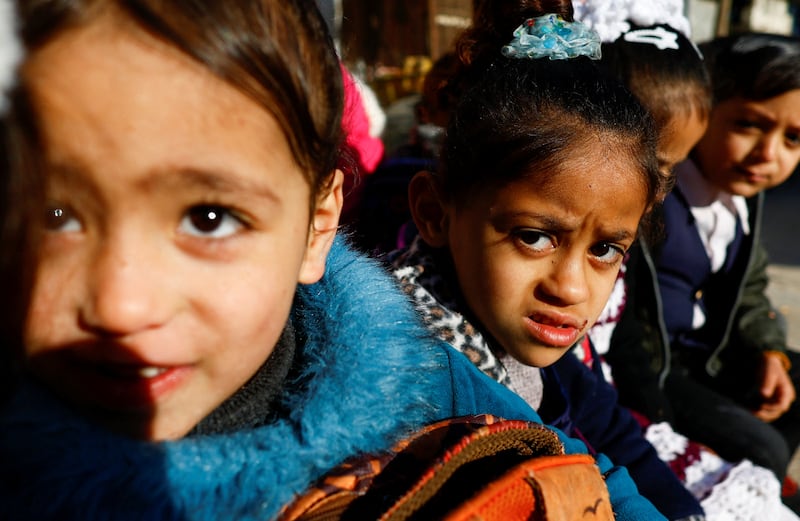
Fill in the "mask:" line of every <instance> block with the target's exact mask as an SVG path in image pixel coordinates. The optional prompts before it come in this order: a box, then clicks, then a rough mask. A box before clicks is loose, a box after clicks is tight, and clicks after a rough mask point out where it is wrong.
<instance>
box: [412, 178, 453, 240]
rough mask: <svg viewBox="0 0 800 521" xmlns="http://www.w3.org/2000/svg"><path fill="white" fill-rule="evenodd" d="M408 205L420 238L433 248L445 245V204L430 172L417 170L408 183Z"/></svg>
mask: <svg viewBox="0 0 800 521" xmlns="http://www.w3.org/2000/svg"><path fill="white" fill-rule="evenodd" d="M408 205H409V208H410V209H411V216H412V217H413V218H414V224H416V225H417V230H418V231H419V234H420V236H421V237H422V239H423V240H424V241H425V242H426V243H427V244H428V245H429V246H432V247H434V248H441V247H443V246H446V245H447V206H446V205H445V202H444V201H443V200H442V198H441V196H440V194H439V185H438V183H437V182H436V178H435V177H434V175H433V174H432V173H431V172H419V173H418V174H417V175H415V176H414V177H413V178H412V179H411V183H409V185H408Z"/></svg>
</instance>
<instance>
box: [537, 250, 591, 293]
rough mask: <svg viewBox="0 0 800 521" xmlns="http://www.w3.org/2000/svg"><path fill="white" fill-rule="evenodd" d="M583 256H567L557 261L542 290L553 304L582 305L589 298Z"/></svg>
mask: <svg viewBox="0 0 800 521" xmlns="http://www.w3.org/2000/svg"><path fill="white" fill-rule="evenodd" d="M582 257H583V256H581V255H573V254H566V255H562V256H561V257H560V258H559V259H558V260H556V261H555V262H554V263H553V264H552V265H551V268H550V273H549V275H548V276H547V277H546V278H545V280H544V283H543V284H542V288H543V290H544V292H545V294H546V296H547V297H548V298H549V300H551V301H552V302H553V303H556V304H558V305H562V306H571V305H575V304H580V303H581V302H584V301H586V300H587V299H588V298H589V293H590V288H589V281H588V278H587V274H586V266H585V262H584V259H583V258H582Z"/></svg>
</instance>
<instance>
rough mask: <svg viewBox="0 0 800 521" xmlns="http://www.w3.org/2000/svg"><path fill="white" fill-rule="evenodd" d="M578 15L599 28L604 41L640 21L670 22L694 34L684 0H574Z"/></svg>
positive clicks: (594, 27)
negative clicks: (685, 12)
mask: <svg viewBox="0 0 800 521" xmlns="http://www.w3.org/2000/svg"><path fill="white" fill-rule="evenodd" d="M572 6H573V7H574V9H575V19H576V20H580V21H581V22H583V23H585V24H587V25H588V26H589V27H591V28H592V29H594V30H595V31H597V33H598V34H599V35H600V39H601V40H602V41H604V42H613V41H614V40H616V39H617V38H619V36H620V35H621V34H622V33H624V32H625V31H627V30H628V29H630V23H629V22H633V23H635V24H638V25H653V24H658V23H660V24H667V25H669V26H670V27H672V28H673V29H677V30H678V31H680V32H682V33H683V34H684V35H685V36H686V37H687V38H688V37H691V31H692V28H691V24H690V23H689V19H688V18H687V17H686V15H685V14H684V2H683V0H572Z"/></svg>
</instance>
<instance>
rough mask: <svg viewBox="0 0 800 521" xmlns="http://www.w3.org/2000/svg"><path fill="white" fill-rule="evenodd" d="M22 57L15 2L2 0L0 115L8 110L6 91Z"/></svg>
mask: <svg viewBox="0 0 800 521" xmlns="http://www.w3.org/2000/svg"><path fill="white" fill-rule="evenodd" d="M21 58H22V44H21V43H20V41H19V39H18V38H17V21H16V11H15V6H14V3H13V2H12V1H11V0H0V115H2V114H3V113H4V112H5V111H6V108H7V105H8V100H7V99H6V92H7V91H8V89H9V88H10V87H11V86H12V85H13V84H14V80H15V78H16V72H17V65H18V64H19V61H20V59H21Z"/></svg>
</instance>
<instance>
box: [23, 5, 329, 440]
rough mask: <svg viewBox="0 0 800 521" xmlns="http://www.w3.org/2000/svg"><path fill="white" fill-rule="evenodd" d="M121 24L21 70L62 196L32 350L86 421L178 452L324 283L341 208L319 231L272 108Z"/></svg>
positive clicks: (81, 37)
mask: <svg viewBox="0 0 800 521" xmlns="http://www.w3.org/2000/svg"><path fill="white" fill-rule="evenodd" d="M123 25H124V21H123V20H114V19H112V18H110V17H106V18H101V19H99V20H95V21H93V22H91V23H90V24H89V25H88V26H85V27H83V28H80V29H75V30H72V31H69V32H66V33H64V34H62V35H60V36H59V37H57V38H56V39H55V40H54V41H52V42H50V43H49V44H47V45H46V46H45V47H43V48H42V49H40V50H38V51H36V52H35V53H34V54H33V55H32V56H31V58H30V62H29V64H28V65H27V66H26V68H25V71H24V73H25V74H24V75H25V78H26V79H27V80H28V82H29V84H30V87H31V90H32V92H33V96H34V104H35V107H36V109H37V111H38V112H39V114H40V115H41V118H42V123H43V131H44V142H45V150H46V157H47V160H48V171H47V185H48V197H49V200H50V206H49V209H48V211H47V212H48V226H47V230H46V233H45V238H44V243H43V246H42V251H41V255H40V259H39V267H38V281H37V283H36V286H35V288H34V293H33V304H32V312H31V314H30V318H29V322H28V324H27V330H26V354H27V356H28V358H29V362H30V365H31V368H32V370H33V371H34V373H35V374H37V375H38V376H39V377H40V378H41V379H42V380H43V381H45V382H46V383H47V384H49V385H50V386H51V387H52V388H54V389H55V390H56V391H57V392H58V393H59V394H60V395H62V396H64V397H65V398H67V399H68V400H70V401H71V402H72V403H74V404H76V405H78V406H79V407H80V408H82V409H83V410H84V411H85V412H86V413H87V414H88V415H89V416H90V417H92V418H94V419H96V420H98V421H100V422H101V423H103V424H105V425H107V426H110V427H112V428H113V429H115V430H118V431H121V432H123V433H126V434H129V435H132V436H136V437H144V438H149V439H171V438H177V437H180V436H182V435H184V434H186V433H187V432H188V431H189V430H190V429H191V428H192V427H193V426H195V425H196V424H197V423H198V422H199V421H200V420H201V419H202V418H204V417H205V416H206V415H208V413H209V412H211V411H212V410H213V409H214V408H216V407H217V406H218V405H219V404H220V403H222V402H223V401H224V400H225V399H226V398H227V397H229V396H230V395H232V394H233V393H234V392H235V391H236V390H237V389H238V388H239V387H240V386H242V385H243V384H244V383H245V382H246V381H247V380H248V379H249V378H250V377H251V376H252V375H253V374H254V373H255V371H256V370H257V369H258V368H259V367H260V366H261V365H262V364H263V363H264V361H265V360H266V358H267V357H268V356H269V355H270V353H271V352H272V350H273V348H274V346H275V344H276V341H277V339H278V337H279V335H280V333H281V331H282V329H283V327H284V325H285V322H286V319H287V316H288V313H289V309H290V306H291V302H292V298H293V295H294V292H295V286H296V284H297V283H298V282H303V283H309V282H314V281H315V280H317V279H318V278H319V277H320V275H321V270H322V268H321V263H324V256H325V253H326V252H327V250H326V247H327V245H320V243H319V241H318V239H319V235H317V234H316V233H315V232H310V230H311V229H312V227H313V228H314V229H315V230H317V229H318V228H316V226H318V225H320V224H321V223H322V224H325V222H323V221H324V219H322V217H320V215H321V214H320V212H323V210H324V209H325V208H327V207H326V204H328V202H329V199H325V198H323V199H322V200H321V201H322V202H321V205H320V207H319V208H322V210H320V209H317V210H315V212H316V213H314V214H313V216H312V218H313V219H315V221H314V222H310V218H309V200H310V189H309V186H308V183H307V182H306V181H305V180H304V177H303V176H302V174H301V171H300V169H299V167H298V166H297V164H296V163H295V161H294V160H293V158H292V155H291V153H290V150H289V147H288V144H287V141H286V139H285V137H284V135H283V133H282V132H281V130H280V128H279V127H278V125H277V123H276V122H275V120H274V119H273V118H272V117H271V116H270V115H269V114H268V112H267V111H265V110H264V109H263V108H261V107H260V106H259V105H257V104H256V103H254V102H253V101H251V100H250V99H249V98H247V97H245V96H244V95H243V94H241V93H240V92H239V91H238V90H236V89H235V88H233V87H231V86H229V85H228V84H226V83H224V82H222V81H221V80H219V79H217V78H215V77H214V76H212V75H211V74H210V73H208V72H207V71H206V70H205V69H204V68H203V67H202V66H201V65H199V64H197V63H195V62H193V61H191V60H190V59H189V58H187V57H185V56H184V55H182V54H180V53H179V52H178V51H176V50H174V49H172V48H171V47H168V46H167V45H166V44H164V43H162V42H159V41H157V40H155V39H153V38H152V37H150V36H146V35H145V34H144V33H142V32H140V31H139V30H137V29H135V28H132V27H130V26H127V27H123ZM337 179H338V176H337ZM338 195H340V193H339V194H338ZM328 197H329V198H330V197H333V196H332V195H331V196H328ZM335 202H336V203H337V204H338V203H340V202H341V200H340V198H339V199H338V200H336V201H335ZM336 211H337V209H334V210H333V211H332V212H331V216H333V215H334V214H336ZM335 217H338V214H336V216H335ZM316 219H322V220H319V221H318V220H316ZM332 222H335V218H334V219H333V221H332ZM328 224H330V223H328ZM332 226H335V224H334V225H332ZM331 233H332V232H331Z"/></svg>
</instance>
